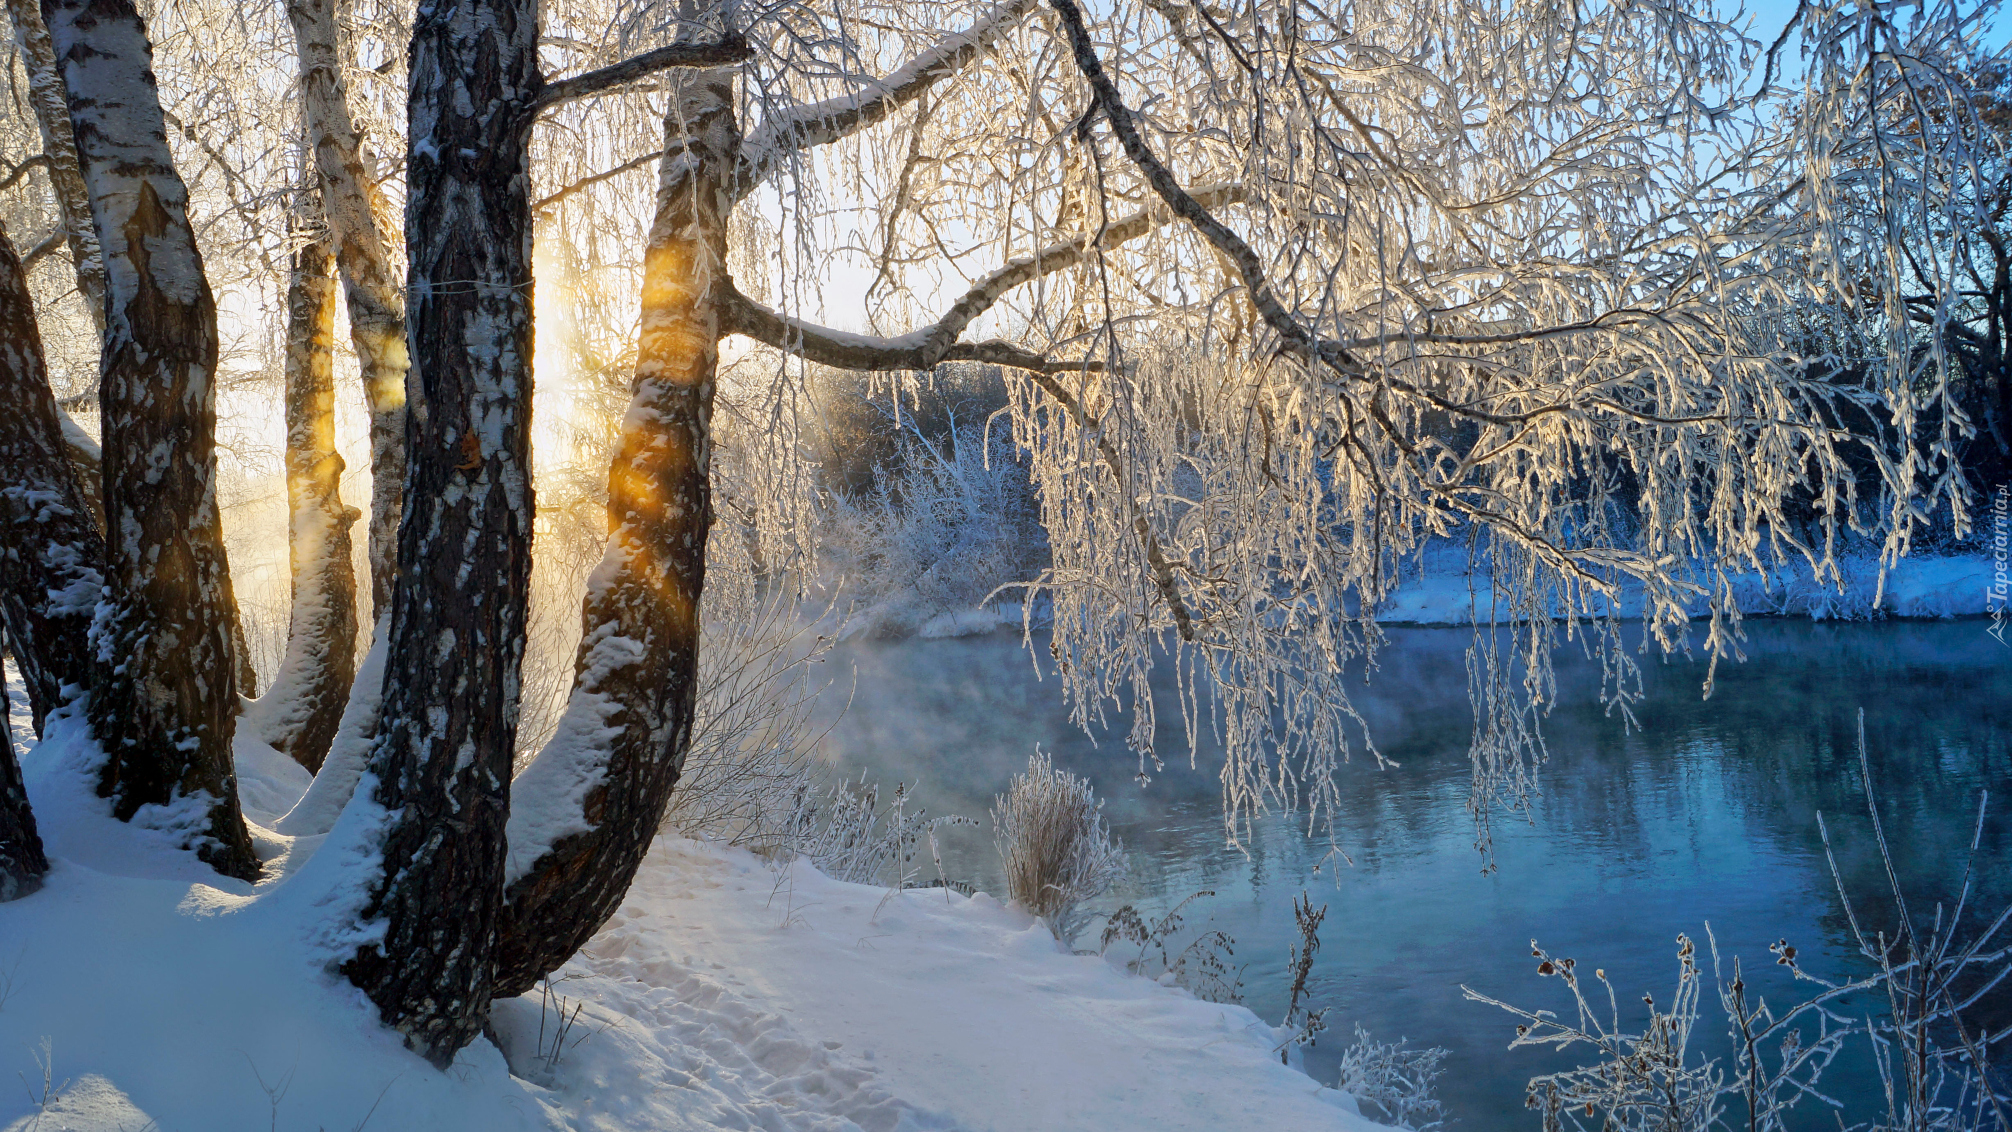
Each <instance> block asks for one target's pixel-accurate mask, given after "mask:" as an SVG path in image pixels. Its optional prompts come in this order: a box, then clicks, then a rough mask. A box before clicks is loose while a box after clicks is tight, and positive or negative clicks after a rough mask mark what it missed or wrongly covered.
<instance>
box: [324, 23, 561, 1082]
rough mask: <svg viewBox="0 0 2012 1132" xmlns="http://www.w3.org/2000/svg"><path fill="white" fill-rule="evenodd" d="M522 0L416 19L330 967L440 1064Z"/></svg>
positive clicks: (494, 893)
mask: <svg viewBox="0 0 2012 1132" xmlns="http://www.w3.org/2000/svg"><path fill="white" fill-rule="evenodd" d="M537 42H538V5H537V3H536V0H431V2H428V3H425V4H422V6H421V7H420V9H419V12H418V16H417V19H416V20H415V22H414V24H413V32H412V48H411V53H410V59H411V76H412V77H411V95H410V101H409V104H408V106H409V108H408V111H407V113H408V122H409V128H408V131H407V136H408V137H409V138H410V149H409V151H408V155H407V166H406V177H407V195H406V213H405V242H406V248H407V255H408V278H409V280H410V283H411V307H410V311H409V315H410V317H409V319H408V334H409V337H410V344H411V349H412V356H413V360H414V366H413V371H412V376H413V379H414V386H415V396H414V397H413V402H414V403H413V405H412V411H411V413H410V414H408V417H407V421H406V445H405V448H406V454H407V462H406V469H407V472H406V491H405V500H406V509H405V513H404V517H403V520H402V521H401V522H400V524H399V528H398V539H399V541H398V577H397V580H396V583H395V585H394V586H393V590H392V599H391V623H390V630H389V633H390V637H389V642H388V652H387V660H386V666H385V678H384V698H383V703H382V714H381V716H380V719H379V724H378V729H377V735H376V738H375V740H374V742H373V745H372V748H371V754H370V763H369V768H370V770H371V772H372V773H373V774H374V776H375V778H376V786H375V800H376V802H377V803H378V804H379V805H381V806H382V807H383V808H384V811H385V813H386V814H387V815H388V816H387V819H386V826H385V831H384V834H383V841H382V847H383V860H384V864H383V872H382V874H381V875H380V876H379V877H378V878H377V880H376V881H375V882H374V883H373V886H372V889H371V891H370V894H369V899H368V902H367V904H366V907H365V909H364V912H363V918H364V919H365V921H366V922H371V921H374V922H376V923H378V924H381V926H382V930H383V934H382V936H381V939H380V941H379V942H377V943H373V944H368V945H365V946H364V947H362V948H360V949H359V950H358V951H357V953H356V955H355V956H354V957H353V958H351V959H350V960H349V961H348V962H346V963H345V964H344V965H343V971H344V973H345V974H347V975H348V977H349V978H350V980H351V981H352V982H354V983H355V984H356V985H357V986H358V987H361V988H362V989H363V991H364V992H365V993H366V994H368V995H369V996H370V998H371V999H372V1001H374V1002H376V1003H377V1006H378V1011H379V1014H380V1015H381V1017H382V1018H383V1019H384V1021H385V1023H386V1024H387V1025H389V1026H392V1027H394V1028H395V1029H397V1030H399V1031H400V1032H401V1033H403V1034H404V1035H405V1042H406V1045H407V1046H409V1047H410V1048H412V1049H413V1050H414V1051H416V1052H418V1053H419V1054H421V1055H422V1056H424V1057H426V1058H427V1059H428V1060H430V1061H432V1062H433V1063H434V1064H435V1065H438V1066H441V1067H445V1066H446V1065H447V1064H449V1063H450V1062H451V1061H452V1060H453V1057H454V1053H455V1051H456V1050H459V1049H460V1048H461V1047H462V1046H464V1045H467V1044H468V1043H469V1042H470V1041H472V1040H473V1039H474V1038H475V1036H476V1035H477V1034H479V1033H480V1032H481V1030H482V1026H483V1025H484V1023H485V1020H486V1016H487V1014H488V1011H489V1000H490V985H491V984H490V964H491V953H492V950H493V946H494V942H495V935H496V918H497V912H498V910H499V908H500V906H501V904H502V900H503V854H504V841H503V837H504V822H505V820H506V818H507V816H508V812H509V786H510V763H511V752H512V750H513V749H514V746H515V739H516V731H517V691H518V684H517V681H518V666H519V662H520V660H521V659H522V656H523V650H524V612H525V605H526V596H527V591H528V589H529V583H530V573H531V526H532V514H533V512H532V499H531V478H530V466H529V461H530V423H531V422H530V410H531V388H530V363H531V356H532V342H531V202H530V198H529V192H528V190H529V188H530V176H529V171H528V168H527V166H528V162H529V159H528V151H527V141H528V137H529V132H530V125H531V115H530V114H529V113H528V110H529V107H530V106H531V104H532V102H533V100H535V99H536V97H537V95H538V91H539V88H540V86H541V83H542V80H541V78H540V75H539V71H538V66H537Z"/></svg>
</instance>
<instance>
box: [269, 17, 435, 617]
mask: <svg viewBox="0 0 2012 1132" xmlns="http://www.w3.org/2000/svg"><path fill="white" fill-rule="evenodd" d="M286 14H287V19H288V21H289V22H290V23H291V24H292V25H293V33H294V40H295V43H296V44H297V46H298V50H299V54H300V100H301V119H302V122H303V123H304V125H305V128H306V133H307V138H308V145H309V147H310V149H311V151H312V152H313V154H314V167H315V170H316V172H317V173H318V174H319V181H320V192H319V199H320V200H321V202H322V215H323V217H324V218H325V220H326V221H327V224H328V230H329V235H330V239H331V240H332V241H333V243H334V245H335V259H336V263H337V265H338V266H339V267H340V268H341V271H342V281H343V293H344V295H345V297H346V299H347V301H348V306H349V327H350V342H351V344H352V345H353V346H354V347H355V348H356V357H357V363H358V365H359V366H360V367H361V369H362V371H363V392H364V399H365V401H366V402H367V404H368V405H369V408H370V596H371V608H373V609H375V610H378V611H379V612H380V613H382V612H383V611H385V610H388V609H390V608H391V580H392V576H393V571H394V566H395V560H396V558H397V533H398V520H399V515H400V500H401V498H402V493H403V491H404V490H405V396H406V391H405V386H406V381H405V375H406V370H407V367H408V366H409V364H410V362H409V356H408V354H407V351H406V342H405V337H406V336H405V293H404V285H403V274H402V272H400V271H399V270H398V268H397V266H396V265H394V263H393V261H392V258H391V252H392V248H391V244H390V242H389V240H388V239H387V236H386V233H385V232H384V231H383V230H382V228H381V227H380V226H379V223H378V217H379V215H380V212H381V205H380V202H379V199H378V191H377V187H376V184H375V183H374V182H373V180H372V179H371V176H370V172H369V170H368V168H367V167H366V165H365V160H364V151H363V139H362V137H361V136H360V135H359V134H358V132H357V127H356V122H355V118H354V116H353V114H352V113H351V111H350V106H349V96H348V84H347V83H346V82H345V81H344V73H345V67H344V65H343V59H342V55H341V52H340V50H339V44H338V39H337V27H336V6H335V2H334V0H289V2H288V3H287V5H286Z"/></svg>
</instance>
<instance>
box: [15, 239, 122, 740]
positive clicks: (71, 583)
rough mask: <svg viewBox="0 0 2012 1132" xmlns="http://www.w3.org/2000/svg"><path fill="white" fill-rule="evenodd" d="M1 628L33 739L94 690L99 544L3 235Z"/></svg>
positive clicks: (29, 302)
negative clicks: (23, 691) (23, 692)
mask: <svg viewBox="0 0 2012 1132" xmlns="http://www.w3.org/2000/svg"><path fill="white" fill-rule="evenodd" d="M0 405H5V406H6V407H7V408H6V411H5V412H0V621H4V622H5V624H6V629H7V639H8V643H9V644H10V645H11V646H12V648H13V650H14V660H15V663H16V664H18V665H19V666H20V669H21V681H22V683H23V684H25V685H27V688H28V703H29V706H30V708H31V709H32V711H33V712H34V718H35V730H36V732H37V733H38V734H39V733H40V732H41V730H42V724H43V721H44V720H46V719H48V717H49V713H50V712H52V711H54V710H56V709H57V708H59V707H61V706H63V704H65V703H66V702H68V701H69V699H70V697H72V696H75V695H79V694H81V693H83V692H85V691H86V690H88V689H89V688H90V687H91V683H92V665H91V650H90V647H89V644H88V637H89V635H90V629H91V615H92V613H93V611H95V610H96V609H97V607H98V597H99V592H100V591H101V590H102V588H103V586H104V573H103V571H104V564H105V543H104V540H103V538H101V537H100V536H99V534H98V527H97V524H96V523H95V522H93V521H92V519H91V516H90V513H89V511H88V510H87V506H88V505H87V503H86V502H85V499H84V495H83V493H82V491H80V490H79V489H78V485H77V477H76V476H75V474H74V473H73V472H72V470H71V468H70V465H69V462H68V461H67V460H66V459H65V457H64V449H63V438H62V429H61V426H60V424H59V423H58V417H57V411H56V398H55V396H54V395H53V394H52V393H51V392H50V391H49V374H48V370H47V368H46V363H45V360H44V358H43V354H42V336H41V333H40V331H39V329H38V328H37V326H36V323H35V306H34V300H33V299H32V298H31V297H30V296H29V293H28V279H27V277H26V276H25V275H24V274H23V273H22V269H21V259H20V256H19V255H17V254H16V253H15V250H14V245H13V244H11V243H9V242H8V240H7V233H6V231H5V230H4V229H0Z"/></svg>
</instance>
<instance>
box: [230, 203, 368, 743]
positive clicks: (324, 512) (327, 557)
mask: <svg viewBox="0 0 2012 1132" xmlns="http://www.w3.org/2000/svg"><path fill="white" fill-rule="evenodd" d="M308 199H313V194H309V195H308ZM317 219H318V218H317ZM310 229H311V234H310V235H309V237H308V238H307V239H305V240H304V241H302V242H301V243H300V245H299V247H298V248H296V249H295V251H294V254H293V262H292V264H291V265H290V270H291V274H290V277H289V279H288V281H287V297H286V327H287V332H286V497H287V514H288V516H289V519H290V526H289V527H288V552H289V556H290V559H291V565H292V580H293V612H292V615H291V617H290V619H289V620H288V622H287V631H286V655H285V657H284V658H283V659H282V660H281V662H280V668H279V674H278V675H277V676H275V677H274V678H273V683H272V688H271V689H270V690H269V691H267V692H266V694H265V697H264V698H263V699H261V700H260V701H259V706H258V708H257V709H256V710H255V713H254V717H255V720H256V724H257V726H258V728H259V730H260V734H261V735H262V736H263V737H264V739H265V741H266V742H267V743H269V744H271V745H272V746H273V747H274V748H275V749H277V750H280V751H284V752H285V753H286V754H287V755H289V756H291V757H292V758H293V760H294V761H295V762H297V763H299V764H300V765H302V766H304V767H306V768H307V769H308V770H309V771H319V770H320V769H321V763H322V760H323V759H324V758H326V757H327V755H328V747H329V744H330V743H331V742H333V741H334V740H335V730H336V725H337V724H338V723H340V722H341V720H342V710H343V706H344V704H345V703H346V702H347V701H348V699H349V687H350V684H351V682H352V681H353V680H354V679H355V677H356V651H355V645H356V575H355V573H354V572H353V571H352V569H351V567H350V546H349V528H350V525H351V524H353V523H355V522H356V520H357V513H356V511H355V509H353V508H349V507H344V506H343V505H342V470H343V463H342V457H341V456H340V455H338V454H337V452H336V447H335V303H336V298H335V277H334V272H333V266H334V265H333V260H332V257H331V255H330V253H329V240H328V233H327V231H326V230H325V229H323V228H322V227H321V225H320V224H319V223H312V224H311V225H310Z"/></svg>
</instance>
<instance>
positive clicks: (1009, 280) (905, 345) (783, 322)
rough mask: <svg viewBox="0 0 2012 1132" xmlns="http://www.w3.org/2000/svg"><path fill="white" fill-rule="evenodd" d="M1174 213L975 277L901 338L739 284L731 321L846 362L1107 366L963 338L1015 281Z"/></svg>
mask: <svg viewBox="0 0 2012 1132" xmlns="http://www.w3.org/2000/svg"><path fill="white" fill-rule="evenodd" d="M1189 199H1191V200H1194V201H1196V202H1198V204H1199V205H1200V206H1203V207H1219V206H1221V205H1225V204H1232V203H1235V202H1236V201H1239V200H1242V199H1243V188H1242V186H1239V185H1233V184H1223V185H1211V186H1208V187H1207V188H1202V189H1197V190H1195V192H1194V193H1193V194H1192V196H1191V197H1189ZM1170 219H1171V216H1170V214H1169V213H1168V211H1167V210H1166V209H1143V210H1141V211H1139V212H1135V213H1133V214H1131V215H1129V216H1126V217H1124V218H1122V219H1119V220H1114V221H1112V222H1111V223H1110V224H1108V225H1106V226H1104V227H1103V228H1102V229H1101V230H1100V231H1097V232H1085V233H1082V234H1080V235H1078V236H1076V237H1074V238H1073V239H1069V240H1064V241H1062V242H1059V243H1056V244H1051V245H1049V246H1048V247H1045V248H1043V249H1041V250H1040V251H1039V252H1037V253H1035V254H1033V255H1029V256H1021V257H1019V258H1017V259H1014V260H1012V261H1010V262H1008V263H1007V264H1005V265H1004V266H1003V267H1000V268H999V269H998V270H996V271H993V272H992V273H991V274H989V275H987V276H985V277H984V278H983V279H980V280H979V281H978V282H976V283H974V284H972V285H971V286H970V287H969V288H968V289H966V290H965V292H964V294H963V295H962V296H960V297H959V298H958V300H957V301H956V302H955V303H953V304H951V306H950V309H949V310H947V311H945V312H944V313H943V316H942V317H941V318H939V319H937V320H936V321H935V322H934V323H932V324H930V325H929V326H925V327H922V328H920V329H917V330H912V331H910V332H908V333H907V334H903V335H900V336H898V337H875V336H871V335H865V334H854V333H851V332H849V331H844V330H833V329H831V328H829V327H823V326H818V325H816V324H814V323H810V322H806V321H804V320H802V319H798V318H793V317H790V316H788V315H784V314H779V313H777V312H776V311H774V310H771V309H770V308H768V307H766V306H763V305H762V304H760V303H758V302H756V301H754V300H753V299H750V298H748V297H747V296H745V295H743V294H741V293H740V292H739V291H738V290H730V291H728V293H727V296H726V300H725V302H726V306H727V308H728V311H729V314H728V319H727V325H728V328H729V329H730V330H732V331H734V332H736V333H740V334H745V335H747V336H748V337H750V338H753V339H755V340H756V341H758V342H763V343H766V344H767V345H770V346H773V347H775V348H776V349H779V350H783V351H786V352H788V353H792V354H796V355H799V356H801V357H803V358H806V359H808V360H810V361H813V362H816V363H818V364H820V365H828V366H833V367H836V368H838V369H848V370H855V371H871V370H926V369H933V368H935V367H936V366H938V365H940V364H942V363H943V362H989V363H991V364H994V365H1003V366H1012V367H1013V368H1015V369H1023V370H1028V371H1030V372H1033V373H1042V374H1053V373H1066V372H1078V371H1083V370H1085V369H1086V367H1087V368H1089V369H1100V368H1102V365H1101V363H1097V362H1088V363H1086V362H1083V361H1056V360H1051V359H1049V358H1047V357H1044V356H1043V355H1041V354H1039V353H1037V352H1035V351H1032V350H1029V349H1027V348H1026V347H1023V346H1016V345H1014V344H1012V343H1009V342H1003V341H1000V340H998V339H991V340H988V341H985V342H969V343H967V342H960V341H958V338H959V336H960V335H962V334H963V333H964V331H965V329H966V328H967V327H969V326H970V325H971V323H972V322H973V321H975V320H976V319H977V318H978V317H979V316H980V315H982V314H984V313H985V312H986V311H988V310H990V309H991V308H992V307H993V306H994V305H995V304H997V303H998V302H999V300H1000V299H1002V298H1004V297H1005V295H1006V293H1007V292H1008V291H1010V290H1012V289H1013V288H1015V287H1018V286H1020V285H1021V284H1023V283H1029V282H1032V281H1034V280H1036V279H1039V278H1041V277H1042V276H1044V275H1047V274H1050V273H1053V272H1057V271H1062V270H1065V269H1067V268H1071V267H1075V266H1077V265H1078V264H1081V263H1083V262H1085V261H1086V260H1088V259H1090V258H1091V257H1092V256H1094V255H1095V254H1096V252H1097V251H1098V250H1099V249H1103V248H1110V247H1115V246H1117V245H1119V244H1122V243H1125V242H1126V241H1128V240H1133V239H1136V238H1138V237H1140V236H1143V235H1145V234H1146V233H1148V232H1150V231H1152V230H1153V229H1154V228H1156V227H1159V226H1160V225H1162V224H1165V223H1167V222H1168V221H1169V220H1170Z"/></svg>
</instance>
